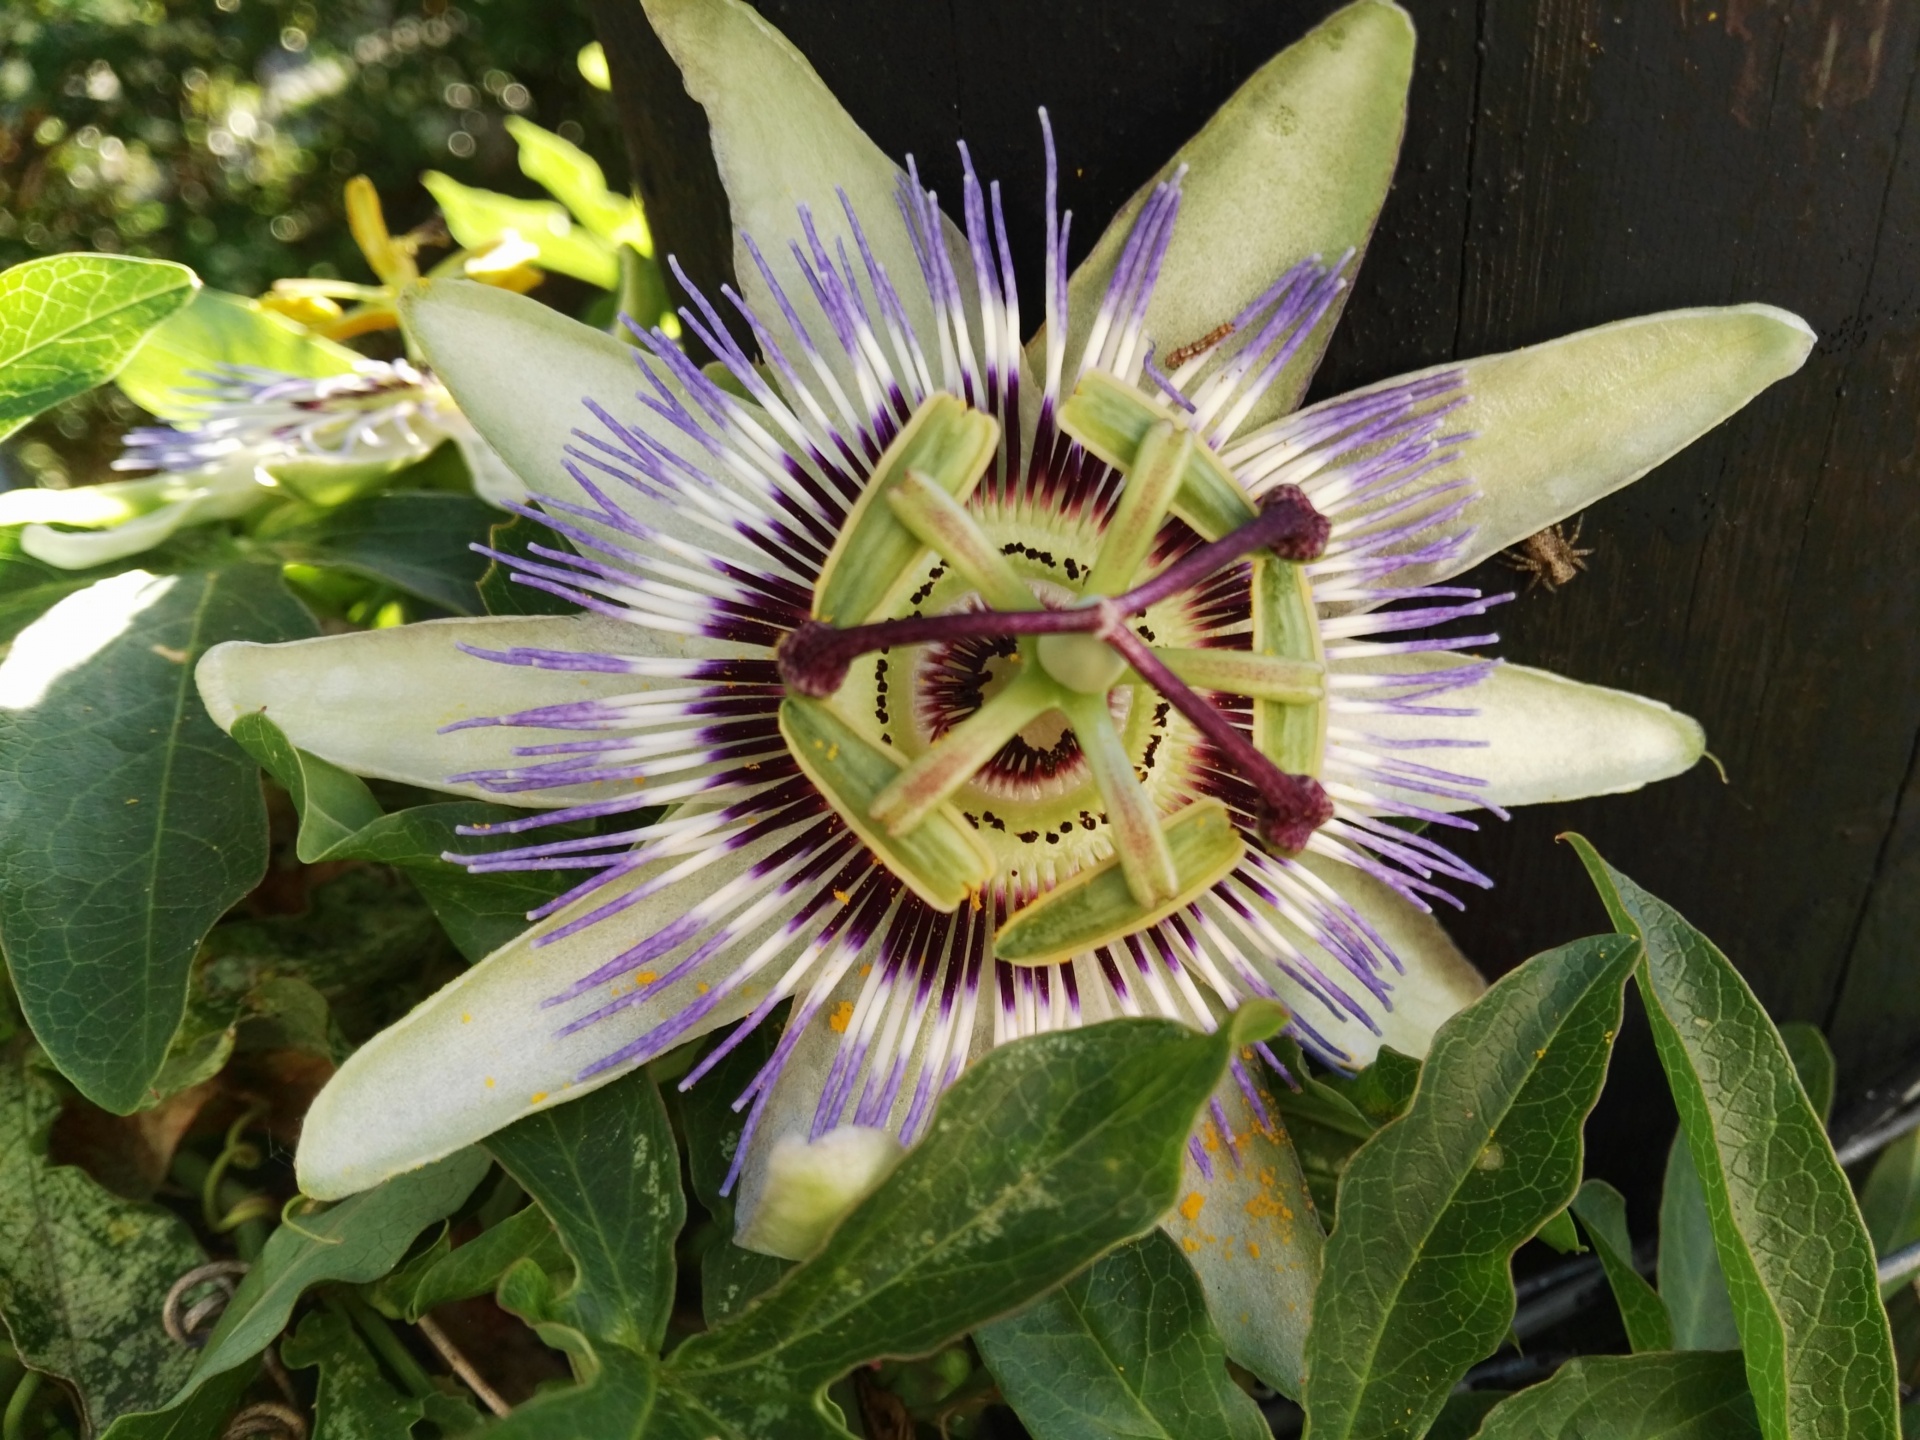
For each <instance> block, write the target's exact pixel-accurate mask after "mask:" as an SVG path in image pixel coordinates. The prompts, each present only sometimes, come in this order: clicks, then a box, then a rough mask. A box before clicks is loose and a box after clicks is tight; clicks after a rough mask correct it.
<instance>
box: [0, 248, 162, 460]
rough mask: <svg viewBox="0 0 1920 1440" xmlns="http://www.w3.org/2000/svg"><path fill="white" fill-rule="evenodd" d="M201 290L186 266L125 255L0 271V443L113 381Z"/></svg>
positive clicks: (52, 260)
mask: <svg viewBox="0 0 1920 1440" xmlns="http://www.w3.org/2000/svg"><path fill="white" fill-rule="evenodd" d="M199 283H200V282H199V281H198V280H197V279H195V278H194V274H193V272H192V271H191V270H189V269H187V267H186V266H184V265H175V264H173V263H172V262H171V261H167V260H136V259H133V258H131V257H129V256H125V255H49V256H47V257H46V258H45V259H42V260H29V261H27V262H25V263H24V264H21V265H15V266H14V267H13V268H12V269H10V270H6V271H4V272H0V440H4V439H5V438H6V437H7V436H9V435H11V434H12V433H13V432H14V431H16V430H18V429H19V428H20V427H21V426H22V425H24V424H26V423H27V421H29V420H31V419H32V418H33V417H34V416H36V415H38V414H39V413H40V412H41V411H42V410H45V409H46V408H47V407H48V406H50V405H54V404H57V403H58V402H59V401H62V400H65V399H67V398H68V397H69V396H73V395H78V394H80V393H81V392H83V391H86V390H91V389H92V388H93V387H94V386H96V385H101V384H104V383H105V382H106V381H108V380H111V379H112V378H113V377H114V375H115V374H116V373H117V372H118V371H119V369H120V367H121V366H122V365H124V364H125V363H126V361H127V357H128V356H129V355H131V354H132V353H133V351H134V347H135V346H137V345H139V343H140V340H141V337H142V336H144V335H145V334H146V333H147V331H148V330H150V329H152V328H153V326H155V325H156V324H158V323H159V322H160V321H162V320H164V319H166V317H167V316H169V315H171V314H172V313H173V312H174V311H176V310H178V309H179V308H180V307H181V306H182V305H185V304H186V303H187V301H188V300H190V299H192V298H193V292H194V289H195V288H196V287H197V286H198V285H199Z"/></svg>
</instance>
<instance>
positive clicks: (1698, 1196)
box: [1658, 1131, 1740, 1350]
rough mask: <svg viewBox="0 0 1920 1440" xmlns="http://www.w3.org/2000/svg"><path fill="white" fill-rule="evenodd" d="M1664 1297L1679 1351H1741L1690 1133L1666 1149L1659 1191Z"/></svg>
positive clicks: (1661, 1282) (1661, 1273)
mask: <svg viewBox="0 0 1920 1440" xmlns="http://www.w3.org/2000/svg"><path fill="white" fill-rule="evenodd" d="M1658 1274H1659V1280H1660V1299H1661V1302H1662V1303H1663V1304H1665V1306H1666V1307H1667V1313H1668V1315H1669V1316H1671V1317H1672V1320H1673V1344H1674V1348H1675V1349H1678V1350H1738V1349H1739V1348H1740V1330H1739V1327H1738V1326H1736V1325H1735V1324H1734V1323H1733V1299H1732V1297H1731V1296H1729V1295H1728V1294H1727V1275H1726V1272H1725V1271H1724V1270H1722V1269H1721V1268H1720V1253H1719V1251H1718V1250H1716V1249H1715V1248H1714V1240H1713V1222H1712V1220H1710V1219H1709V1218H1708V1216H1707V1195H1706V1191H1705V1190H1703V1189H1702V1188H1701V1186H1700V1172H1699V1171H1698V1170H1696V1169H1694V1168H1693V1152H1692V1151H1690V1150H1689V1149H1688V1148H1687V1136H1686V1132H1685V1131H1682V1132H1681V1133H1680V1134H1678V1135H1676V1136H1674V1137H1673V1144H1672V1146H1671V1147H1670V1148H1669V1149H1668V1151H1667V1175H1666V1183H1665V1184H1664V1185H1663V1186H1662V1187H1661V1191H1660V1264H1659V1271H1658Z"/></svg>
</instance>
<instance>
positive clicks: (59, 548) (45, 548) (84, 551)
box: [20, 500, 193, 570]
mask: <svg viewBox="0 0 1920 1440" xmlns="http://www.w3.org/2000/svg"><path fill="white" fill-rule="evenodd" d="M192 518H193V502H192V501H191V500H176V501H175V502H174V503H173V504H171V505H162V506H161V507H160V508H159V509H158V510H149V511H148V512H147V513H146V514H144V515H140V516H137V517H136V518H134V519H132V520H128V521H126V522H125V523H124V524H120V525H110V526H108V527H107V528H105V529H103V530H55V529H53V528H51V527H50V526H46V525H29V526H27V528H26V529H24V530H22V531H21V532H20V548H21V549H22V550H24V551H26V552H27V554H29V555H31V556H32V557H33V558H34V559H36V560H39V561H42V562H44V563H45V564H48V565H57V566H58V567H59V568H60V569H62V570H85V569H87V568H89V567H90V566H94V565H106V564H110V563H111V562H113V561H115V560H124V559H126V557H127V556H129V555H138V554H139V553H140V552H141V551H143V550H151V549H152V548H153V547H154V546H156V545H158V544H160V543H161V542H162V541H165V540H167V539H169V538H171V537H172V535H173V533H174V531H176V530H178V529H179V528H180V527H181V526H182V525H185V524H186V523H187V522H188V521H189V520H190V519H192Z"/></svg>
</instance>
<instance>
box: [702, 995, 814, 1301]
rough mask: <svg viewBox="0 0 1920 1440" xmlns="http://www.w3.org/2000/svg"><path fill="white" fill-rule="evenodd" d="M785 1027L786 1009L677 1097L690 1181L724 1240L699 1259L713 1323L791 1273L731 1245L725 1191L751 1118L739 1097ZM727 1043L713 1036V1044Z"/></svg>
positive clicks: (785, 1265) (771, 1259)
mask: <svg viewBox="0 0 1920 1440" xmlns="http://www.w3.org/2000/svg"><path fill="white" fill-rule="evenodd" d="M785 1024H786V1017H785V1013H784V1012H776V1013H775V1014H774V1015H772V1016H770V1017H768V1019H767V1020H766V1021H765V1022H764V1023H763V1024H761V1025H760V1026H759V1027H758V1028H756V1029H755V1030H754V1031H752V1033H750V1034H749V1035H748V1036H747V1037H746V1038H745V1039H744V1040H742V1041H741V1042H740V1043H739V1044H738V1045H736V1046H735V1047H734V1048H733V1050H732V1051H730V1052H729V1053H728V1055H727V1057H726V1059H724V1060H722V1061H721V1062H720V1063H719V1064H718V1065H716V1066H714V1067H713V1069H712V1070H711V1071H710V1072H708V1073H707V1074H706V1075H705V1076H703V1077H702V1078H701V1080H700V1083H699V1084H697V1085H695V1086H693V1088H692V1089H690V1090H685V1091H682V1092H681V1093H680V1094H679V1095H678V1096H677V1097H676V1103H677V1104H678V1106H679V1109H680V1128H681V1131H682V1132H683V1133H684V1134H685V1135H686V1137H687V1171H688V1179H689V1180H691V1181H692V1182H693V1193H694V1194H695V1195H697V1196H699V1198H700V1204H701V1205H702V1206H704V1207H705V1209H706V1212H707V1213H708V1214H709V1215H711V1216H712V1217H713V1223H714V1227H715V1228H716V1229H717V1230H718V1231H719V1232H720V1235H721V1238H720V1239H719V1240H717V1241H715V1242H714V1243H713V1244H712V1245H709V1246H708V1247H707V1249H706V1252H705V1253H704V1254H703V1255H701V1257H700V1308H701V1311H702V1313H703V1314H704V1315H705V1316H706V1321H707V1324H709V1325H718V1324H719V1323H720V1322H721V1321H722V1320H724V1319H726V1318H727V1317H728V1316H729V1315H733V1314H736V1313H738V1312H739V1311H740V1309H741V1308H742V1307H744V1306H745V1305H746V1303H747V1302H748V1301H749V1300H751V1299H753V1298H754V1297H755V1296H756V1295H759V1294H760V1293H762V1292H763V1291H766V1290H769V1289H771V1288H772V1287H773V1285H774V1283H775V1282H776V1281H778V1280H779V1278H780V1277H781V1276H782V1275H784V1274H786V1273H787V1271H789V1270H791V1269H792V1268H793V1266H792V1264H791V1263H790V1262H789V1261H786V1260H781V1259H778V1258H776V1257H775V1256H772V1255H762V1254H761V1253H760V1252H759V1251H757V1250H743V1249H742V1248H741V1247H740V1246H738V1245H736V1244H734V1243H733V1231H734V1206H733V1197H732V1196H731V1195H722V1194H721V1193H720V1187H721V1185H722V1184H724V1183H725V1182H726V1178H727V1170H728V1167H730V1166H731V1165H732V1164H733V1157H734V1154H735V1152H736V1151H737V1150H738V1149H739V1148H740V1130H741V1127H742V1126H743V1125H745V1124H746V1115H745V1113H744V1112H742V1111H739V1110H735V1109H734V1108H733V1102H734V1099H735V1098H736V1097H737V1096H738V1095H739V1094H740V1093H741V1092H742V1091H743V1090H745V1089H746V1088H747V1085H748V1084H749V1083H750V1082H751V1081H752V1079H753V1077H754V1076H755V1075H757V1074H759V1073H760V1068H761V1067H762V1066H763V1065H765V1064H766V1063H767V1061H768V1060H769V1059H770V1058H771V1057H772V1055H773V1048H774V1046H775V1045H777V1044H778V1043H779V1035H780V1031H781V1030H782V1029H784V1028H785ZM724 1038H725V1037H722V1036H715V1037H714V1039H713V1041H712V1044H713V1045H718V1044H720V1043H722V1040H723V1039H724Z"/></svg>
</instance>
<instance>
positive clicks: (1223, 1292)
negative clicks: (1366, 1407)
mask: <svg viewBox="0 0 1920 1440" xmlns="http://www.w3.org/2000/svg"><path fill="white" fill-rule="evenodd" d="M1249 1064H1250V1066H1259V1062H1258V1061H1253V1062H1249ZM1259 1072H1260V1073H1257V1074H1256V1073H1252V1071H1251V1070H1250V1072H1249V1073H1250V1075H1251V1078H1252V1079H1253V1080H1254V1081H1255V1083H1256V1084H1257V1085H1259V1086H1260V1088H1261V1089H1263V1090H1270V1089H1271V1088H1272V1087H1271V1086H1270V1085H1267V1084H1266V1083H1265V1082H1266V1079H1267V1075H1266V1072H1265V1069H1264V1066H1259ZM1214 1098H1215V1099H1217V1100H1218V1101H1219V1103H1220V1106H1221V1108H1222V1109H1223V1110H1224V1111H1225V1112H1226V1116H1227V1123H1228V1125H1229V1126H1230V1127H1231V1128H1232V1132H1233V1134H1232V1144H1231V1146H1228V1145H1226V1144H1223V1143H1222V1137H1221V1135H1220V1133H1219V1130H1218V1128H1217V1126H1216V1124H1215V1123H1214V1121H1213V1120H1212V1118H1211V1117H1207V1118H1204V1119H1203V1120H1202V1123H1201V1126H1200V1139H1201V1143H1202V1144H1203V1145H1204V1146H1205V1147H1206V1149H1207V1152H1208V1158H1209V1160H1210V1161H1211V1163H1212V1165H1213V1176H1212V1178H1211V1179H1209V1178H1208V1177H1207V1176H1206V1175H1205V1174H1204V1173H1203V1172H1202V1171H1201V1169H1200V1167H1199V1166H1198V1165H1196V1164H1195V1163H1194V1161H1193V1157H1192V1156H1191V1155H1189V1156H1188V1157H1187V1162H1186V1175H1185V1178H1184V1179H1183V1180H1182V1182H1181V1188H1180V1196H1181V1198H1180V1202H1179V1204H1177V1205H1176V1206H1175V1207H1174V1210H1173V1213H1172V1214H1171V1215H1169V1216H1168V1217H1167V1218H1166V1219H1165V1220H1163V1221H1162V1222H1161V1226H1162V1228H1163V1229H1165V1230H1166V1232H1167V1234H1169V1235H1170V1236H1172V1237H1173V1238H1174V1239H1175V1240H1177V1241H1179V1242H1180V1247H1181V1249H1183V1250H1184V1251H1185V1252H1186V1256H1187V1259H1188V1261H1189V1262H1191V1263H1192V1265H1193V1268H1194V1273H1195V1274H1197V1275H1198V1276H1199V1277H1200V1284H1201V1287H1202V1288H1203V1289H1204V1290H1205V1291H1206V1294H1207V1311H1208V1313H1209V1314H1211V1315H1212V1317H1213V1323H1214V1326H1215V1328H1217V1329H1218V1330H1219V1332H1220V1339H1221V1340H1222V1341H1223V1342H1224V1343H1225V1344H1226V1347H1227V1354H1228V1355H1230V1356H1232V1357H1233V1359H1235V1360H1236V1361H1238V1362H1239V1363H1240V1364H1242V1365H1244V1366H1246V1367H1247V1369H1249V1370H1251V1371H1252V1372H1253V1373H1254V1374H1255V1375H1257V1376H1259V1377H1260V1378H1261V1379H1262V1380H1264V1381H1266V1382H1267V1384H1269V1385H1271V1386H1273V1388H1274V1389H1276V1390H1279V1391H1280V1392H1282V1393H1283V1394H1286V1395H1292V1396H1299V1395H1300V1394H1302V1393H1303V1390H1304V1386H1305V1384H1306V1340H1307V1324H1308V1322H1309V1321H1310V1320H1311V1319H1312V1318H1313V1289H1314V1286H1315V1285H1316V1284H1317V1283H1318V1282H1319V1279H1320V1252H1321V1250H1322V1248H1323V1247H1324V1246H1325V1244H1326V1236H1325V1235H1324V1234H1323V1233H1322V1231H1321V1229H1320V1219H1319V1216H1318V1215H1316V1214H1315V1213H1314V1208H1313V1197H1312V1196H1311V1195H1310V1194H1308V1192H1307V1184H1306V1180H1305V1178H1304V1177H1303V1176H1302V1175H1301V1173H1300V1161H1299V1158H1298V1157H1297V1156H1296V1155H1295V1154H1294V1151H1293V1146H1292V1144H1291V1143H1290V1142H1289V1141H1288V1140H1287V1138H1286V1132H1285V1131H1284V1130H1275V1129H1274V1128H1273V1127H1272V1126H1271V1125H1269V1124H1265V1123H1263V1122H1262V1121H1260V1120H1259V1118H1258V1117H1256V1116H1255V1114H1254V1113H1253V1109H1252V1107H1251V1106H1249V1105H1248V1104H1247V1099H1246V1096H1245V1095H1244V1094H1243V1093H1242V1092H1241V1090H1240V1087H1239V1085H1238V1084H1236V1083H1235V1082H1234V1081H1233V1080H1232V1079H1229V1080H1227V1081H1226V1083H1224V1084H1223V1085H1222V1086H1221V1087H1220V1089H1219V1090H1218V1091H1217V1092H1216V1094H1215V1097H1214ZM1266 1103H1267V1114H1268V1116H1269V1117H1271V1118H1272V1119H1275V1120H1277V1119H1278V1117H1279V1110H1278V1109H1277V1108H1276V1107H1275V1106H1274V1104H1273V1101H1272V1099H1271V1097H1270V1096H1269V1097H1268V1098H1267V1102H1266Z"/></svg>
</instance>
